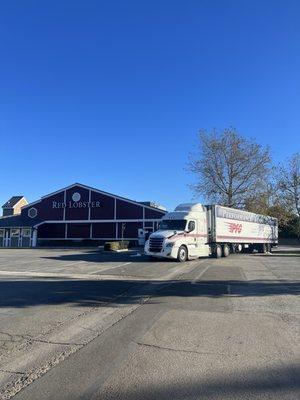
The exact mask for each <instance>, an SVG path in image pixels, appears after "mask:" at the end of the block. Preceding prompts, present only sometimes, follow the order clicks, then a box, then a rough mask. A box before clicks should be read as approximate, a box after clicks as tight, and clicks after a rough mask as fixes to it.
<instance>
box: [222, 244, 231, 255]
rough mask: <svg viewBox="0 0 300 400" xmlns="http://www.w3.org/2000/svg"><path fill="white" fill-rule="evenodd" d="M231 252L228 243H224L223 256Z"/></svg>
mask: <svg viewBox="0 0 300 400" xmlns="http://www.w3.org/2000/svg"><path fill="white" fill-rule="evenodd" d="M229 254H230V249H229V246H228V244H224V246H223V248H222V256H223V257H228V256H229Z"/></svg>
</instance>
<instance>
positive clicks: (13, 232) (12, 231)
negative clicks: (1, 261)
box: [11, 229, 20, 237]
mask: <svg viewBox="0 0 300 400" xmlns="http://www.w3.org/2000/svg"><path fill="white" fill-rule="evenodd" d="M19 235H20V229H12V230H11V236H12V237H13V236H14V237H16V236H19Z"/></svg>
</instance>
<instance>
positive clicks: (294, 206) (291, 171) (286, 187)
mask: <svg viewBox="0 0 300 400" xmlns="http://www.w3.org/2000/svg"><path fill="white" fill-rule="evenodd" d="M278 188H279V191H280V192H281V195H282V199H283V201H284V202H285V205H286V207H287V208H289V209H290V210H291V212H292V213H294V214H295V215H297V216H298V217H300V153H299V152H298V153H295V154H294V155H292V157H291V158H290V159H288V160H287V162H286V163H285V164H284V165H281V166H279V171H278Z"/></svg>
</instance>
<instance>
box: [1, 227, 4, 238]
mask: <svg viewBox="0 0 300 400" xmlns="http://www.w3.org/2000/svg"><path fill="white" fill-rule="evenodd" d="M0 237H4V229H0Z"/></svg>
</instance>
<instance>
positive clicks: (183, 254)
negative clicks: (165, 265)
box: [177, 246, 188, 262]
mask: <svg viewBox="0 0 300 400" xmlns="http://www.w3.org/2000/svg"><path fill="white" fill-rule="evenodd" d="M187 259H188V250H187V248H186V246H180V247H179V249H178V254H177V260H178V261H179V262H186V261H187Z"/></svg>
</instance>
